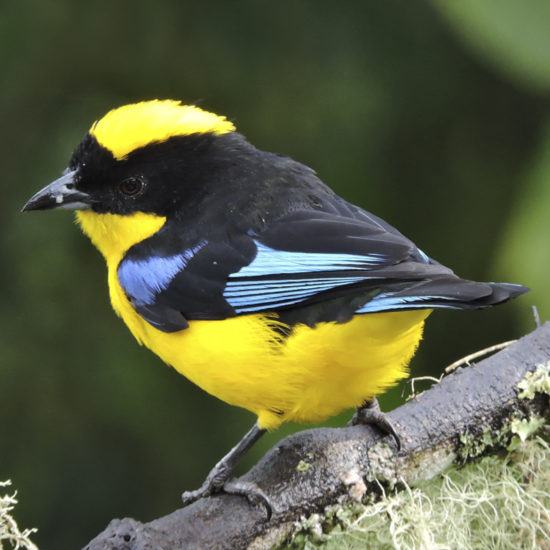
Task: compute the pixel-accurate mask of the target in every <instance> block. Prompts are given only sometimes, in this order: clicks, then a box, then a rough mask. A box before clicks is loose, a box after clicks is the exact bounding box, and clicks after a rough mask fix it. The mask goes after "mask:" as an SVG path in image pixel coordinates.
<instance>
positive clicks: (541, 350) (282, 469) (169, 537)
mask: <svg viewBox="0 0 550 550" xmlns="http://www.w3.org/2000/svg"><path fill="white" fill-rule="evenodd" d="M549 394H550V323H546V324H545V325H543V326H542V327H540V328H538V329H537V330H535V331H534V332H532V333H531V334H529V335H527V336H525V337H524V338H522V339H520V340H518V341H517V342H516V343H514V344H512V345H511V346H509V347H507V348H506V349H504V350H503V351H501V352H499V353H497V354H495V355H493V356H491V357H489V358H487V359H485V360H483V361H481V362H479V363H478V364H476V365H473V366H469V367H467V368H462V369H459V370H456V371H455V372H453V373H451V374H450V375H448V376H446V377H445V378H444V379H443V380H442V381H441V382H440V383H438V384H436V385H435V386H434V387H432V388H431V389H429V390H428V391H426V392H424V393H423V394H421V395H419V396H418V397H415V398H414V399H412V400H410V401H409V402H407V403H406V404H405V405H403V406H401V407H399V408H398V409H396V410H394V411H392V412H391V413H390V418H391V420H392V422H393V423H394V425H395V426H397V429H398V431H399V434H400V435H401V439H402V450H401V452H399V453H397V451H396V448H395V445H394V443H393V440H392V439H391V438H388V437H385V438H383V437H381V436H380V434H379V433H378V432H377V431H376V430H375V429H371V428H370V427H363V426H356V427H350V428H340V429H330V428H321V429H314V430H306V431H303V432H300V433H297V434H294V435H292V436H290V437H287V438H286V439H284V440H283V441H281V442H280V443H279V444H278V445H276V446H275V447H274V448H273V449H271V450H270V451H269V452H268V453H267V454H266V456H264V458H263V459H262V460H261V461H260V462H259V463H258V464H257V465H256V466H255V467H254V468H252V470H250V471H249V472H248V473H247V474H246V475H245V476H243V478H244V479H247V480H249V481H253V482H255V483H257V484H258V485H259V486H260V487H261V488H262V489H263V490H264V491H265V493H266V494H267V495H268V496H269V498H270V499H271V500H272V502H273V503H274V505H275V508H276V509H275V513H274V516H273V518H272V519H271V520H270V521H269V522H268V521H266V516H265V511H264V509H263V508H262V507H253V506H251V505H249V504H248V503H247V501H246V500H245V499H243V498H241V497H236V496H230V495H225V494H221V495H216V496H212V497H209V498H206V499H203V500H201V501H199V502H196V503H194V504H192V505H191V506H188V507H186V508H182V509H179V510H176V511H175V512H173V513H171V514H169V515H167V516H164V517H162V518H159V519H157V520H154V521H151V522H149V523H140V522H138V521H136V520H133V519H122V520H113V521H112V522H111V523H110V524H109V526H108V527H107V528H106V529H105V531H104V532H103V533H101V534H100V535H98V537H96V538H95V539H94V540H93V541H91V542H90V543H89V544H88V545H87V546H86V549H87V550H99V549H101V550H105V549H115V548H116V549H118V550H122V549H124V550H145V549H153V548H162V549H163V550H169V549H174V550H175V549H180V548H187V549H195V548H197V549H198V548H201V549H202V548H208V549H238V548H250V549H261V548H272V547H276V546H277V545H280V544H282V543H283V542H284V541H285V540H286V539H288V537H289V536H291V535H292V533H293V532H294V531H295V530H296V529H297V527H296V525H297V522H298V521H300V520H301V519H302V520H303V518H304V517H307V516H309V515H311V514H314V513H318V514H320V515H321V518H329V517H333V516H334V509H335V507H338V506H342V505H348V506H353V504H354V503H355V504H356V505H357V504H358V503H359V502H361V501H363V502H364V501H366V500H369V499H370V501H373V500H376V499H377V498H378V497H379V495H381V494H382V493H385V492H388V491H391V490H394V489H399V488H400V487H408V486H412V485H415V484H416V483H418V482H419V481H422V480H427V479H430V478H432V477H434V476H436V475H438V474H440V473H441V472H443V471H444V470H446V469H447V468H448V467H449V466H451V465H453V464H454V465H459V466H460V465H463V464H465V463H468V462H471V461H475V460H476V459H478V458H480V457H482V456H486V455H490V454H496V453H499V452H500V451H502V450H510V449H513V448H514V447H516V446H517V445H518V444H519V442H520V441H522V440H524V439H525V438H526V437H528V436H529V435H530V434H532V433H534V432H535V431H536V430H537V429H539V428H540V427H541V425H542V424H543V423H544V420H545V418H546V416H547V414H548V412H549V411H550V401H549ZM316 521H317V522H318V519H317V520H316ZM327 521H330V519H327ZM321 523H322V520H321Z"/></svg>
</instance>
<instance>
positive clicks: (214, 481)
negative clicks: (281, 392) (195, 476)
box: [181, 424, 272, 519]
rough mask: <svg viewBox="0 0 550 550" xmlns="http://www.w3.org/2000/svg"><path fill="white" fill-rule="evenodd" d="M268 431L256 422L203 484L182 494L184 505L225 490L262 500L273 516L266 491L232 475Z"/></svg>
mask: <svg viewBox="0 0 550 550" xmlns="http://www.w3.org/2000/svg"><path fill="white" fill-rule="evenodd" d="M265 432H266V430H263V429H261V428H260V427H259V426H258V424H254V426H252V428H251V429H250V430H249V431H248V432H247V433H246V434H245V436H244V437H243V438H242V439H241V440H240V441H239V443H237V445H235V447H233V448H232V449H231V450H230V451H229V452H228V453H227V454H226V455H225V456H224V457H223V458H222V459H221V460H220V461H219V462H218V463H217V464H216V465H215V466H214V467H213V468H212V470H210V473H209V474H208V475H207V476H206V479H205V480H204V483H203V484H202V486H201V487H200V488H199V489H197V490H195V491H186V492H185V493H183V495H182V496H181V498H182V500H183V505H184V506H187V505H188V504H191V503H192V502H195V501H196V500H199V499H200V498H203V497H207V496H209V495H211V494H213V493H218V492H225V493H230V494H232V495H243V496H245V497H246V498H247V499H248V501H249V502H250V503H252V504H256V503H258V502H262V503H263V504H264V506H265V507H266V510H267V515H268V519H269V518H270V517H271V513H272V506H271V503H270V501H269V499H268V497H267V496H266V495H265V493H264V492H263V491H262V490H261V489H260V488H259V487H258V486H257V485H256V484H255V483H252V482H250V481H242V480H239V479H235V478H232V477H231V474H232V472H233V470H234V468H235V466H237V464H238V463H239V462H240V461H241V459H242V457H243V456H244V455H245V454H246V452H247V451H248V450H249V449H250V447H252V445H254V443H256V441H258V439H260V437H261V436H262V435H263V434H264V433H265Z"/></svg>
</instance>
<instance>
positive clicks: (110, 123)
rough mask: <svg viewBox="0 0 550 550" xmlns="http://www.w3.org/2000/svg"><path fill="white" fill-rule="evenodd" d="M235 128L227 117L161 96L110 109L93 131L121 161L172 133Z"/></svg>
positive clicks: (231, 129) (174, 134) (179, 133)
mask: <svg viewBox="0 0 550 550" xmlns="http://www.w3.org/2000/svg"><path fill="white" fill-rule="evenodd" d="M234 130H235V126H234V125H233V123H231V122H229V121H228V120H227V119H226V118H225V117H224V116H219V115H216V114H214V113H209V112H207V111H203V110H202V109H200V108H199V107H195V106H194V105H182V104H181V102H179V101H172V100H163V101H160V100H158V99H157V100H153V101H142V102H141V103H134V104H131V105H124V106H123V107H119V108H118V109H113V110H112V111H109V112H108V113H107V114H106V115H105V116H104V117H103V118H102V119H101V120H99V121H96V122H94V124H93V125H92V127H91V128H90V134H92V135H93V136H95V138H96V139H97V141H98V143H99V144H100V145H102V146H103V147H106V148H107V149H109V150H110V151H111V152H112V153H113V155H114V157H115V158H116V159H119V160H120V159H123V158H124V157H126V155H128V154H129V153H131V152H132V151H134V150H135V149H138V148H139V147H144V146H145V145H148V144H150V143H153V142H161V141H166V140H167V139H168V138H170V137H172V136H182V135H189V134H196V133H199V134H201V133H205V132H211V133H213V134H216V135H219V134H226V133H228V132H233V131H234Z"/></svg>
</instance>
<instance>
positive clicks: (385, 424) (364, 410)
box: [348, 397, 401, 450]
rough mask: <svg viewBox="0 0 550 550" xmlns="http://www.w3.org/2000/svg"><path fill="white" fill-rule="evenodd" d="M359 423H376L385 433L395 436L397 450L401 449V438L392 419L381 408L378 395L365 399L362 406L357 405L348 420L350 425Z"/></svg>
mask: <svg viewBox="0 0 550 550" xmlns="http://www.w3.org/2000/svg"><path fill="white" fill-rule="evenodd" d="M357 424H374V425H375V426H376V427H377V428H379V429H380V430H382V431H383V432H384V433H385V434H387V435H391V436H393V438H394V439H395V443H396V444H397V450H400V449H401V440H400V439H399V436H398V435H397V432H396V431H395V428H394V427H393V424H392V423H391V421H390V419H389V418H388V417H387V415H386V414H384V413H383V412H382V411H381V410H380V405H379V404H378V399H376V397H373V398H372V399H369V400H368V401H365V402H364V403H363V404H362V405H361V406H360V407H357V411H356V412H355V414H354V415H353V417H352V419H351V420H350V421H349V422H348V426H356V425H357Z"/></svg>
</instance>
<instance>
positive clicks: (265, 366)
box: [77, 211, 430, 428]
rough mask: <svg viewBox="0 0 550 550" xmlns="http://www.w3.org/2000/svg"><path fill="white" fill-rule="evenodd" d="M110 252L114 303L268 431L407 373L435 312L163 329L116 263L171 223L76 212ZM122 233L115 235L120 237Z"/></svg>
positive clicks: (346, 403) (170, 359) (189, 372)
mask: <svg viewBox="0 0 550 550" xmlns="http://www.w3.org/2000/svg"><path fill="white" fill-rule="evenodd" d="M77 216H78V221H79V223H80V224H81V226H82V229H83V230H84V232H85V233H87V234H88V235H89V236H90V237H91V239H92V241H93V242H94V244H95V245H96V246H97V247H98V248H99V250H100V251H101V252H102V253H103V255H104V256H105V259H106V261H107V268H108V281H109V292H110V297H111V303H112V305H113V308H114V310H115V311H116V312H117V314H118V315H120V316H121V317H122V319H123V320H124V322H125V323H126V324H127V326H128V328H129V329H130V331H131V332H132V334H133V335H134V336H135V337H136V339H137V340H138V341H139V342H140V343H142V344H144V345H145V346H147V347H148V348H149V349H151V350H152V351H153V352H154V353H156V354H157V355H158V356H159V357H161V358H162V359H163V360H164V361H165V362H166V363H168V364H169V365H171V366H173V367H174V368H175V369H176V370H178V371H179V372H180V373H182V374H183V375H185V376H186V377H187V378H189V379H190V380H191V381H193V382H194V383H196V384H197V385H198V386H200V387H201V388H203V389H204V390H206V391H207V392H209V393H211V394H212V395H215V396H216V397H218V398H220V399H222V400H224V401H226V402H228V403H231V404H233V405H237V406H241V407H244V408H246V409H248V410H250V411H252V412H254V413H255V414H257V415H258V418H259V423H260V426H261V427H264V428H275V427H277V426H278V425H280V424H281V423H282V422H284V421H287V420H292V421H296V422H317V421H320V420H323V419H325V418H327V417H328V416H331V415H334V414H337V413H339V412H341V411H342V410H344V409H346V408H350V407H354V406H357V405H359V404H361V402H363V401H364V400H365V399H367V398H370V397H372V396H374V395H376V394H378V393H380V392H382V391H384V390H385V389H387V388H388V387H389V386H391V385H393V384H395V382H396V381H398V380H399V379H401V378H403V377H405V376H406V375H407V365H408V363H409V361H410V359H411V357H412V356H413V354H414V352H415V350H416V347H417V346H418V343H419V341H420V339H421V336H422V329H423V325H424V320H425V318H426V317H427V316H428V315H429V313H430V310H421V311H405V312H397V313H377V314H368V315H360V316H357V317H355V318H353V319H352V320H351V321H349V322H347V323H341V324H337V323H320V324H318V325H317V326H316V327H315V328H310V327H307V326H305V325H297V326H296V327H294V329H293V331H292V333H291V334H290V336H288V337H286V338H282V337H281V336H280V332H278V331H277V330H274V328H275V327H276V325H277V324H279V323H278V321H277V319H276V317H275V316H273V315H271V316H270V315H260V314H254V315H244V316H240V317H234V318H231V319H226V320H223V321H191V322H190V323H189V328H188V329H186V330H183V331H180V332H175V333H165V332H162V331H160V330H158V329H156V328H154V327H153V326H151V325H150V324H149V323H147V322H146V321H145V320H143V319H142V318H141V317H140V316H139V315H138V314H137V313H136V312H135V310H134V309H133V307H132V306H131V304H130V303H129V301H128V300H127V298H126V295H125V293H124V291H123V290H122V288H121V286H120V284H119V282H118V278H117V268H118V264H119V262H120V260H121V259H122V257H123V255H124V253H125V252H126V251H127V250H128V248H130V247H131V246H132V245H133V244H135V243H136V242H139V241H141V240H143V239H144V238H146V237H148V236H150V235H152V234H154V233H155V232H156V231H158V230H159V229H160V227H162V225H163V224H164V222H165V221H166V220H165V219H164V218H162V217H158V216H153V215H149V214H141V213H138V214H133V215H131V216H116V215H112V214H96V213H93V212H90V211H82V212H78V213H77ZM115 236H116V237H115Z"/></svg>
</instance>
